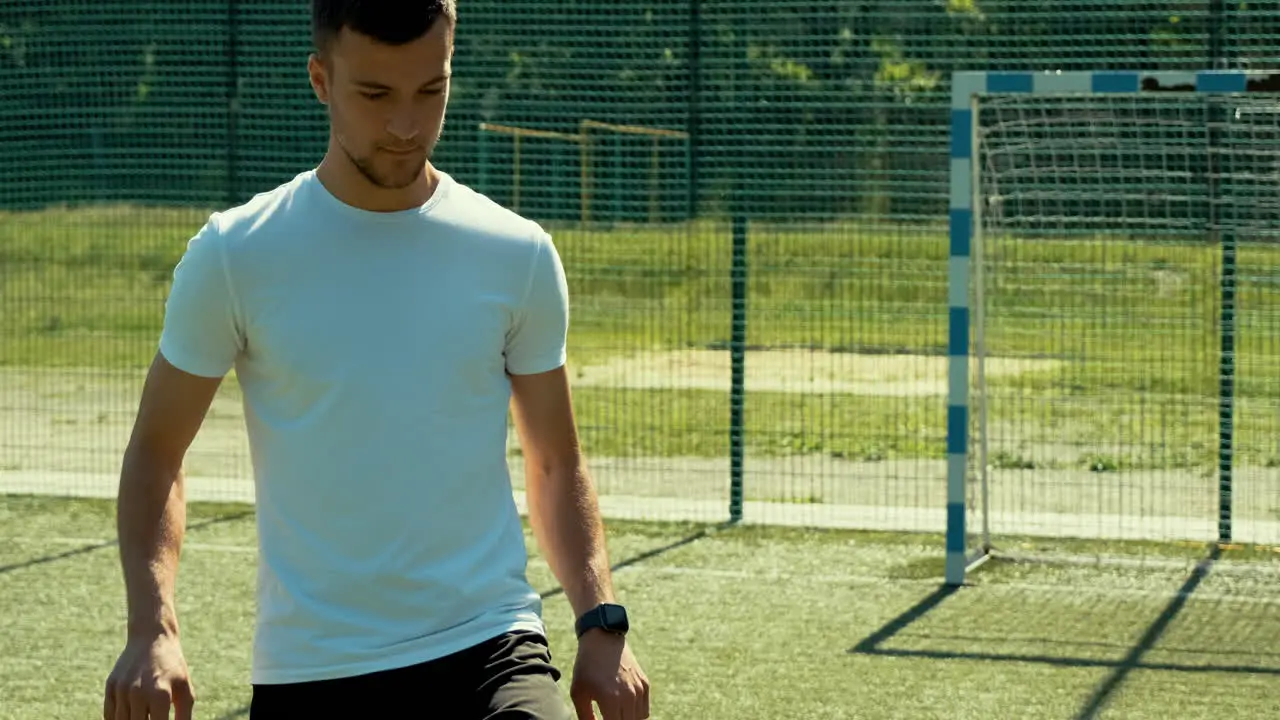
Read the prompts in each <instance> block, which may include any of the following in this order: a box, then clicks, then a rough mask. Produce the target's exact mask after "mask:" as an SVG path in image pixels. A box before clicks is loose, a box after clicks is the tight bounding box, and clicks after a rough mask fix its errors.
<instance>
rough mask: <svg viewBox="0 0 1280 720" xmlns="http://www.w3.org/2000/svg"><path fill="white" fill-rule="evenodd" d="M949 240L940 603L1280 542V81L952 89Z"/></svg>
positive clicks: (1090, 82)
mask: <svg viewBox="0 0 1280 720" xmlns="http://www.w3.org/2000/svg"><path fill="white" fill-rule="evenodd" d="M950 244H951V246H950V266H949V299H948V305H949V338H948V346H949V356H950V360H949V376H948V399H947V458H948V462H947V537H946V551H947V569H946V577H947V582H948V583H950V584H959V583H961V582H963V580H964V578H965V574H966V572H968V571H969V570H970V569H972V568H973V567H975V566H976V564H978V563H980V562H982V561H983V560H984V559H986V558H988V557H991V556H992V555H993V554H998V553H1000V552H1001V551H1002V549H1003V548H1004V547H1005V546H1006V545H1009V544H1012V543H1014V542H1015V538H1046V537H1048V538H1085V539H1094V540H1106V541H1109V540H1147V541H1161V542H1177V541H1190V542H1197V543H1199V542H1203V543H1206V544H1214V543H1219V544H1230V543H1246V544H1255V543H1256V544H1280V73H1265V72H1263V73H1260V72H1232V71H1202V72H1008V73H1006V72H961V73H956V74H955V75H954V76H953V77H952V104H951V177H950ZM1031 358H1034V359H1035V360H1036V361H1037V362H1036V363H1035V367H1036V368H1038V369H1036V370H1034V371H1031V372H1026V373H1021V374H1018V375H1012V376H1010V375H1004V374H997V373H988V372H987V370H988V368H990V367H991V366H992V365H993V364H994V363H1001V362H1011V361H1017V360H1020V359H1031Z"/></svg>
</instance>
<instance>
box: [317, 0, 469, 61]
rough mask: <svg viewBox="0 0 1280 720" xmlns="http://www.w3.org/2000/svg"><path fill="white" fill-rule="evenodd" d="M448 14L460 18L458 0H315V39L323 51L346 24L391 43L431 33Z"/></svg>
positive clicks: (388, 43) (447, 17)
mask: <svg viewBox="0 0 1280 720" xmlns="http://www.w3.org/2000/svg"><path fill="white" fill-rule="evenodd" d="M440 18H445V20H447V21H448V22H449V23H450V25H452V24H454V23H456V22H457V20H458V7H457V3H456V2H455V0H311V42H312V44H313V45H314V46H315V49H316V52H318V53H321V54H323V53H324V51H325V50H326V49H327V48H328V47H329V43H331V42H333V39H334V38H336V37H337V36H338V33H340V32H341V31H342V28H344V27H346V28H349V29H351V30H354V31H355V32H358V33H360V34H361V35H367V36H369V37H371V38H373V39H374V40H377V41H378V42H382V43H386V44H387V45H403V44H404V43H407V42H411V41H413V40H416V39H418V38H420V37H422V36H423V35H425V34H427V33H428V32H429V31H430V30H431V28H432V27H434V26H435V24H436V23H437V22H438V21H439V20H440Z"/></svg>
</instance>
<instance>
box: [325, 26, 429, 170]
mask: <svg viewBox="0 0 1280 720" xmlns="http://www.w3.org/2000/svg"><path fill="white" fill-rule="evenodd" d="M452 55H453V38H452V28H451V27H450V25H449V22H448V21H447V20H444V19H441V20H440V21H438V22H436V23H435V25H434V26H433V27H432V28H431V30H430V31H429V32H427V33H426V34H425V35H423V36H422V37H420V38H418V39H417V40H414V41H412V42H409V43H406V44H404V45H399V46H391V45H384V44H381V43H379V42H377V41H375V40H373V39H372V38H369V37H367V36H365V35H361V34H359V33H355V32H352V31H351V30H349V29H347V28H343V29H342V32H341V33H340V34H339V35H338V37H337V38H335V39H334V41H333V42H332V43H331V45H330V47H329V51H328V53H327V58H326V59H324V60H321V59H320V58H318V57H315V56H312V58H311V60H310V63H309V66H308V69H309V71H310V74H311V84H312V87H313V88H314V89H315V92H316V95H317V97H319V99H320V101H321V102H322V103H324V104H325V105H327V106H328V108H329V119H330V134H331V147H330V150H331V151H339V152H341V153H343V154H345V155H346V157H347V158H348V159H349V160H350V162H351V165H352V166H354V168H355V169H356V170H357V171H358V172H359V173H360V174H361V175H363V176H364V178H365V179H367V180H368V182H370V183H372V184H373V185H374V186H376V187H378V188H383V189H388V190H398V189H401V188H406V187H408V186H410V185H412V184H413V183H414V182H415V181H416V180H418V179H419V178H420V177H421V176H422V174H423V171H424V169H425V166H426V161H427V158H429V157H430V156H431V151H432V150H433V149H434V148H435V145H436V141H438V140H439V139H440V132H441V130H442V129H443V128H444V115H445V106H446V105H447V104H448V99H449V76H450V73H451V69H452ZM335 146H336V147H335Z"/></svg>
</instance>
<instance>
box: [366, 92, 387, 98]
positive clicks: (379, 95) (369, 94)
mask: <svg viewBox="0 0 1280 720" xmlns="http://www.w3.org/2000/svg"><path fill="white" fill-rule="evenodd" d="M360 94H361V95H363V96H365V97H366V98H368V99H370V100H380V99H382V98H384V97H386V96H387V94H386V93H384V92H362V93H360Z"/></svg>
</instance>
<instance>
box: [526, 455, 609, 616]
mask: <svg viewBox="0 0 1280 720" xmlns="http://www.w3.org/2000/svg"><path fill="white" fill-rule="evenodd" d="M529 473H530V475H529V476H527V477H526V483H525V487H526V488H527V489H528V490H527V494H526V499H527V502H528V505H529V522H530V525H532V527H533V532H534V537H535V538H536V539H537V541H538V546H539V547H540V548H541V550H542V554H543V555H544V556H545V558H546V560H547V564H548V565H550V567H551V572H553V573H554V574H555V576H556V579H557V580H559V581H560V585H561V586H562V587H564V591H565V596H566V597H567V598H568V600H569V604H570V605H571V606H572V607H573V612H574V615H575V617H576V616H578V615H581V614H582V613H584V612H586V611H588V610H590V609H591V608H593V607H595V606H597V605H599V604H600V603H605V602H614V601H615V599H614V595H613V581H612V577H611V573H610V570H609V557H608V552H607V550H606V547H605V537H604V523H603V521H602V520H601V517H600V510H599V505H598V502H597V498H596V492H595V487H594V485H593V484H592V482H591V479H590V477H589V476H588V475H587V472H586V470H585V468H584V467H583V466H582V464H581V463H577V464H575V465H573V466H570V467H564V468H542V469H537V468H530V469H529Z"/></svg>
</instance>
